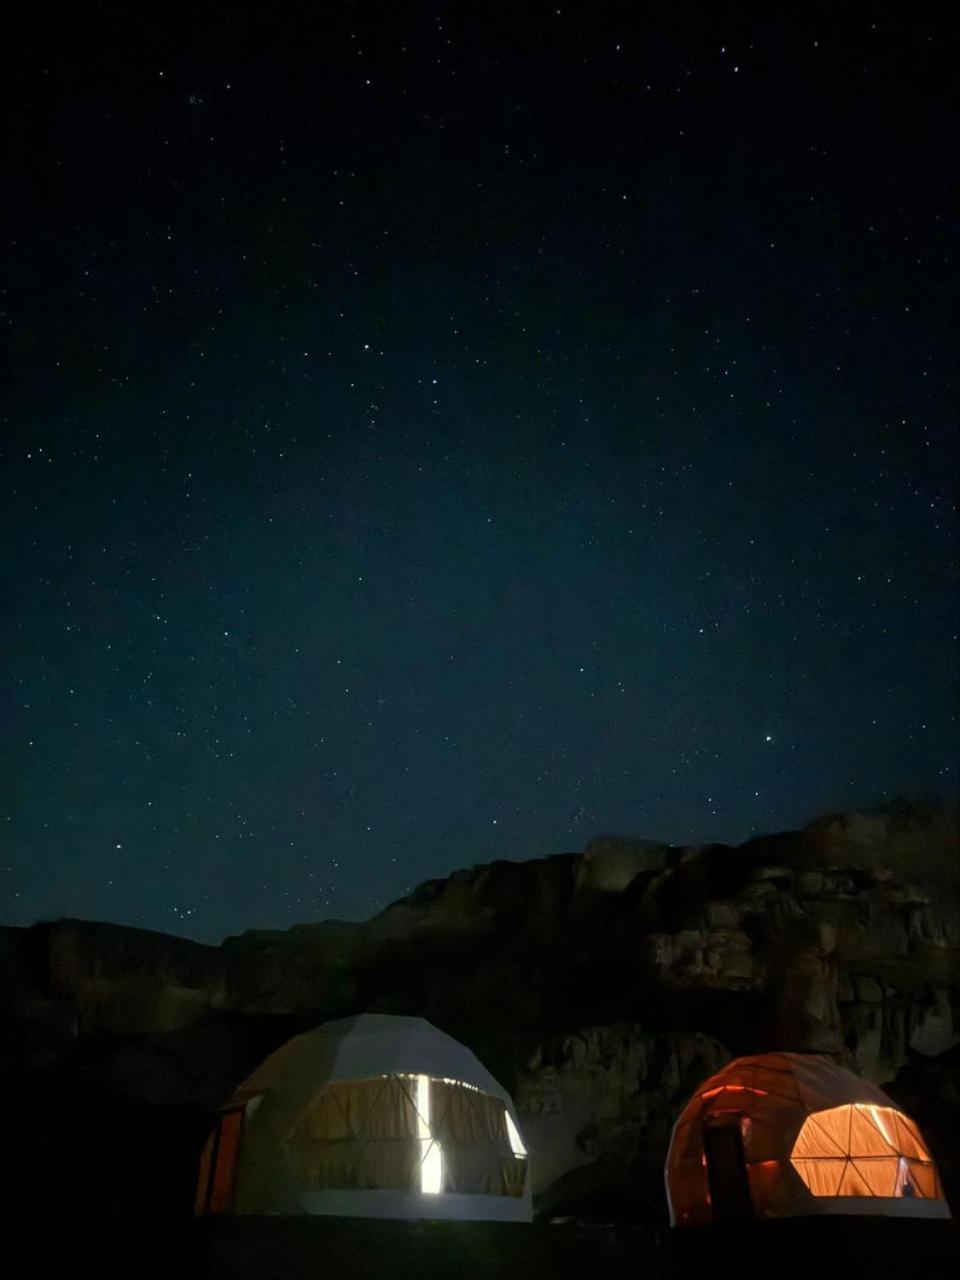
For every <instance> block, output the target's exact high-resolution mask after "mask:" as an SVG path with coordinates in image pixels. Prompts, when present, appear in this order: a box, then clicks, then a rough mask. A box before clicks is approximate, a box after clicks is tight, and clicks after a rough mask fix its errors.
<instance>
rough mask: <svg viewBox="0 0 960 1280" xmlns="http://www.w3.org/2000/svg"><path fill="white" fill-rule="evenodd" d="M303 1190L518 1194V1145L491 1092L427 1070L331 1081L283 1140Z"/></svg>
mask: <svg viewBox="0 0 960 1280" xmlns="http://www.w3.org/2000/svg"><path fill="white" fill-rule="evenodd" d="M288 1152H289V1155H290V1159H291V1162H292V1164H293V1166H294V1169H295V1170H296V1173H297V1176H298V1177H299V1178H300V1180H301V1181H302V1182H303V1183H304V1184H305V1185H306V1186H309V1187H312V1188H337V1189H340V1190H354V1189H356V1190H362V1189H371V1190H372V1189H381V1190H398V1191H415V1190H416V1191H420V1192H422V1193H424V1194H426V1195H438V1194H440V1193H442V1192H444V1191H453V1192H464V1193H468V1194H481V1195H506V1196H522V1195H523V1188H524V1181H525V1176H526V1150H525V1148H524V1146H523V1142H522V1140H521V1138H520V1134H519V1133H518V1132H517V1129H516V1126H515V1125H514V1124H513V1121H512V1119H511V1117H510V1116H509V1114H508V1113H507V1112H506V1111H505V1109H504V1105H503V1102H502V1101H501V1099H499V1098H494V1097H491V1096H490V1095H488V1094H485V1093H482V1092H481V1091H480V1090H479V1089H476V1088H474V1087H473V1086H471V1085H466V1084H461V1083H460V1082H459V1081H455V1080H440V1079H436V1078H433V1077H430V1076H426V1075H419V1076H405V1075H404V1076H401V1075H394V1076H377V1077H375V1078H373V1079H368V1080H349V1081H336V1082H334V1083H331V1084H329V1085H327V1086H326V1087H325V1088H324V1089H323V1090H322V1091H321V1092H320V1094H318V1096H317V1097H316V1099H315V1100H314V1101H313V1103H312V1104H311V1105H310V1108H309V1109H308V1111H307V1112H306V1113H305V1115H304V1116H303V1117H302V1119H301V1120H300V1122H299V1123H298V1125H297V1126H296V1128H295V1129H294V1131H293V1133H292V1134H291V1136H290V1139H289V1141H288Z"/></svg>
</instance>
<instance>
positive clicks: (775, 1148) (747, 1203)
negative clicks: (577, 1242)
mask: <svg viewBox="0 0 960 1280" xmlns="http://www.w3.org/2000/svg"><path fill="white" fill-rule="evenodd" d="M665 1173H666V1184H667V1200H668V1202H669V1206H670V1221H671V1224H672V1225H673V1226H678V1225H679V1226H687V1225H693V1224H697V1223H706V1222H714V1221H719V1220H731V1219H736V1218H752V1217H757V1218H784V1217H792V1216H799V1215H805V1214H884V1215H889V1216H897V1217H930V1218H949V1216H950V1211H949V1209H948V1208H947V1204H946V1202H945V1200H944V1199H943V1191H942V1189H941V1186H940V1179H939V1177H938V1175H937V1170H936V1166H935V1165H934V1163H933V1159H932V1158H931V1156H930V1153H929V1151H928V1150H927V1147H926V1144H925V1143H924V1141H923V1138H922V1137H921V1135H920V1132H919V1130H918V1129H917V1126H916V1125H915V1124H914V1123H913V1121H912V1120H911V1119H910V1118H909V1117H908V1116H906V1115H904V1113H903V1112H902V1111H900V1110H899V1108H898V1107H897V1106H896V1105H895V1104H894V1103H893V1102H892V1101H891V1099H890V1098H888V1097H887V1095H886V1094H885V1093H884V1092H883V1091H882V1090H881V1089H879V1088H877V1086H876V1085H874V1084H870V1083H869V1082H868V1081H866V1080H861V1079H860V1078H859V1077H858V1076H855V1075H854V1074H853V1073H852V1072H850V1071H847V1070H845V1069H844V1068H843V1067H838V1066H836V1065H835V1064H834V1063H833V1062H831V1061H830V1059H829V1058H825V1057H822V1056H821V1055H819V1054H798V1053H766V1054H761V1055H759V1056H757V1057H752V1058H738V1059H736V1061H734V1062H731V1063H730V1065H729V1066H727V1067H725V1068H724V1069H723V1070H722V1071H720V1072H718V1073H717V1074H716V1075H715V1076H713V1077H711V1079H709V1080H707V1081H706V1083H704V1084H703V1085H701V1086H700V1088H699V1089H698V1090H697V1092H696V1093H695V1095H694V1096H693V1098H692V1099H691V1100H690V1102H689V1103H688V1105H687V1107H686V1109H685V1110H684V1111H683V1113H682V1115H681V1116H680V1119H679V1120H678V1121H677V1123H676V1125H675V1126H674V1130H673V1136H672V1138H671V1141H670V1150H669V1153H668V1155H667V1165H666V1171H665Z"/></svg>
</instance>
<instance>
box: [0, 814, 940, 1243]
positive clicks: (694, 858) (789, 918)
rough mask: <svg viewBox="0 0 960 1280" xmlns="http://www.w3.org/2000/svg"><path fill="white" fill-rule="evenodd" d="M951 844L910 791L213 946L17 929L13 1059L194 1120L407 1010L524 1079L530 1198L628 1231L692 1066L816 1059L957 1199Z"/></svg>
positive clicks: (15, 1064)
mask: <svg viewBox="0 0 960 1280" xmlns="http://www.w3.org/2000/svg"><path fill="white" fill-rule="evenodd" d="M958 849H960V833H958V814H957V812H956V811H952V810H929V809H927V810H919V809H915V808H908V807H905V806H901V807H894V808H891V809H888V810H885V811H882V812H875V813H847V814H842V815H837V816H833V817H829V818H826V819H822V820H819V821H817V822H815V823H813V824H811V825H810V826H809V827H807V828H806V829H805V830H803V831H800V832H791V833H786V834H780V835H772V836H765V837H762V838H758V839H756V840H751V841H749V842H747V843H746V844H744V845H741V846H738V847H727V846H720V845H709V846H692V847H669V846H666V845H661V844H656V843H652V842H649V841H634V840H628V839H621V838H617V837H604V838H601V839H597V840H594V841H592V842H591V843H590V844H589V845H588V846H587V848H586V849H585V850H584V851H583V852H582V853H578V854H560V855H557V856H555V857H552V858H547V859H543V860H539V861H532V862H525V863H511V862H494V863H490V864H487V865H484V866H479V867H474V868H471V869H470V870H466V871H460V872H456V873H455V874H454V875H452V876H450V877H448V878H447V879H444V880H437V881H430V882H428V883H426V884H424V885H421V886H420V887H419V888H418V889H416V890H415V891H414V892H413V893H412V894H411V895H410V896H409V897H408V898H405V899H403V900H401V901H400V902H397V903H394V904H393V905H392V906H390V907H388V908H387V909H386V910H385V911H383V912H381V913H380V914H379V915H377V916H375V917H374V918H373V919H371V920H369V921H367V922H366V923H364V924H344V923H338V922H327V923H320V924H315V925H302V926H298V927H296V928H294V929H291V930H289V931H286V932H282V933H281V932H278V933H265V932H252V933H247V934H244V935H242V936H241V937H236V938H229V939H227V940H226V941H225V942H224V943H223V944H222V945H221V946H220V947H207V946H202V945H200V944H198V943H192V942H188V941H186V940H183V939H178V938H170V937H165V936H163V935H158V934H150V933H146V932H143V931H139V930H134V929H126V928H121V927H118V926H111V925H105V924H90V923H85V922H77V921H59V922H56V923H52V924H44V925H37V926H35V927H33V928H31V929H26V930H5V931H3V935H2V947H0V984H2V985H0V1002H2V1004H3V1007H4V1009H5V1017H6V1021H7V1025H8V1027H9V1028H10V1029H11V1031H12V1034H11V1035H10V1036H9V1037H7V1039H6V1041H5V1049H4V1058H3V1061H4V1066H5V1068H6V1070H7V1072H8V1073H10V1074H12V1075H13V1076H15V1077H16V1078H17V1079H18V1080H20V1081H23V1080H27V1081H29V1082H31V1086H32V1087H33V1086H35V1087H36V1088H38V1089H39V1090H40V1095H41V1096H43V1097H44V1098H47V1099H50V1098H53V1099H56V1098H57V1097H62V1096H64V1091H66V1092H67V1093H68V1094H69V1095H70V1096H71V1097H73V1098H75V1097H76V1096H78V1091H79V1092H80V1094H81V1095H83V1094H86V1095H89V1096H95V1097H96V1099H97V1103H98V1106H99V1107H101V1108H106V1109H107V1110H109V1108H110V1107H111V1106H112V1105H113V1104H114V1103H115V1104H116V1106H117V1107H119V1108H141V1109H143V1108H146V1109H149V1110H150V1113H151V1114H152V1115H156V1114H160V1113H165V1114H167V1115H169V1116H172V1115H174V1113H176V1114H177V1115H184V1114H186V1113H187V1112H188V1111H189V1110H190V1109H191V1108H193V1109H196V1111H197V1114H198V1115H199V1114H200V1113H202V1110H203V1109H204V1108H207V1107H211V1106H214V1105H216V1103H217V1102H218V1101H219V1100H220V1099H221V1098H222V1097H223V1096H224V1095H225V1093H226V1092H228V1091H229V1089H230V1088H231V1087H232V1086H233V1084H235V1083H236V1082H237V1081H238V1080H239V1079H241V1078H242V1077H243V1076H244V1075H245V1074H246V1073H247V1071H248V1070H249V1069H250V1068H251V1067H252V1066H253V1065H254V1064H255V1062H257V1061H258V1060H259V1059H260V1058H261V1057H263V1056H264V1054H265V1053H267V1052H269V1051H270V1050H271V1049H272V1048H273V1047H274V1046H275V1045H276V1044H277V1043H279V1042H280V1041H282V1040H283V1039H285V1038H286V1037H287V1036H289V1035H290V1034H292V1033H294V1032H295V1031H297V1030H300V1029H302V1028H305V1027H307V1026H312V1025H315V1024H316V1023H317V1022H320V1021H323V1020H325V1019H328V1018H332V1017H340V1016H343V1015H345V1014H348V1013H352V1012H357V1011H360V1010H364V1009H365V1010H375V1011H381V1012H395V1013H407V1014H421V1015H423V1016H425V1017H427V1018H429V1019H430V1020H431V1021H433V1022H435V1023H436V1024H437V1025H438V1026H440V1027H442V1028H443V1029H444V1030H446V1031H449V1032H450V1033H451V1034H453V1035H455V1036H457V1037H458V1038H459V1039H461V1040H463V1041H465V1042H466V1043H468V1044H469V1045H470V1046H471V1047H472V1048H474V1050H475V1051H476V1052H477V1053H478V1054H479V1055H480V1057H481V1058H483V1059H484V1060H485V1061H486V1062H487V1064H488V1065H489V1066H490V1067H491V1069H492V1070H493V1071H494V1072H495V1074H497V1075H499V1076H500V1078H501V1079H502V1080H503V1082H504V1083H505V1084H506V1085H507V1086H508V1087H509V1088H511V1089H512V1090H513V1091H514V1093H515V1097H516V1100H517V1103H518V1107H519V1109H520V1112H521V1115H522V1117H523V1119H524V1122H525V1127H526V1133H527V1138H528V1141H529V1145H530V1147H531V1149H532V1151H533V1152H534V1153H535V1156H536V1159H535V1161H534V1169H535V1176H536V1188H535V1189H536V1193H537V1203H538V1207H539V1209H540V1211H541V1212H542V1213H543V1214H544V1215H562V1214H569V1213H576V1214H579V1215H588V1214H591V1213H595V1214H599V1215H601V1216H613V1217H620V1218H623V1219H628V1220H629V1219H636V1218H644V1217H656V1216H657V1215H658V1214H659V1213H660V1212H661V1209H662V1180H661V1170H662V1162H663V1157H664V1153H665V1150H666V1144H667V1140H668V1136H669V1130H670V1125H671V1123H672V1120H673V1118H674V1116H675V1115H676V1113H677V1111H678V1110H679V1108H680V1107H681V1106H682V1103H683V1101H684V1100H685V1098H686V1097H687V1095H688V1094H689V1092H690V1091H691V1090H692V1089H693V1087H694V1086H695V1085H696V1084H697V1083H698V1082H699V1080H701V1079H702V1078H703V1077H704V1076H706V1075H707V1074H709V1073H710V1072H712V1071H714V1070H716V1069H717V1068H718V1067H719V1066H720V1065H722V1064H723V1062H725V1061H726V1060H727V1059H728V1058H729V1057H730V1056H731V1055H735V1054H738V1053H743V1052H751V1051H759V1050H763V1049H768V1048H785V1049H797V1050H804V1049H808V1050H819V1051H827V1052H830V1053H833V1054H836V1055H837V1056H838V1057H839V1058H840V1059H841V1060H842V1061H844V1062H845V1063H846V1064H847V1065H849V1066H851V1067H852V1068H853V1069H854V1070H856V1071H858V1072H860V1073H861V1074H863V1075H866V1076H869V1077H870V1078H871V1079H874V1080H877V1081H879V1082H882V1083H884V1084H885V1085H886V1086H887V1087H888V1089H889V1090H890V1091H891V1092H893V1093H894V1095H895V1096H897V1095H898V1093H899V1094H900V1095H902V1096H903V1098H904V1101H905V1102H906V1103H907V1104H908V1105H910V1106H911V1107H912V1108H913V1110H914V1112H915V1114H916V1115H917V1118H918V1120H919V1121H920V1123H921V1125H922V1126H923V1127H924V1128H925V1129H926V1130H927V1132H928V1136H929V1138H930V1140H931V1142H932V1144H933V1146H934V1148H935V1151H936V1154H937V1155H938V1156H939V1159H940V1162H941V1164H942V1166H943V1172H944V1174H945V1176H946V1180H947V1183H948V1187H949V1189H950V1190H951V1192H953V1191H954V1189H955V1188H956V1165H955V1157H954V1155H953V1150H952V1146H951V1143H952V1142H953V1141H955V1140H954V1139H952V1137H951V1136H950V1135H951V1126H955V1125H956V1121H957V1120H958V1119H960V1102H958V1099H960V1085H958V1081H960V1069H958V1055H960V1050H958V1047H957V1046H958V1044H960V1035H958V1014H957V1004H958V991H960V982H958V976H960V963H958V961H960V901H958V861H960V860H958ZM202 1128H203V1124H202V1123H201V1121H200V1119H198V1120H197V1123H196V1125H195V1126H193V1125H187V1126H186V1129H184V1130H183V1144H184V1150H183V1151H182V1152H180V1155H179V1156H177V1157H176V1158H182V1159H183V1161H184V1169H185V1170H189V1168H190V1167H191V1165H192V1160H193V1157H194V1154H195V1152H194V1151H193V1149H192V1146H191V1144H192V1143H195V1141H196V1133H199V1132H201V1131H202ZM174 1129H175V1126H174ZM177 1132H179V1130H177ZM187 1148H189V1150H188V1149H187ZM171 1158H174V1155H173V1154H171ZM188 1181H189V1179H188V1176H187V1173H184V1177H183V1179H182V1182H177V1183H176V1185H177V1187H182V1186H186V1184H187V1182H188ZM171 1185H172V1184H171ZM170 1194H171V1195H172V1194H173V1192H172V1191H171V1193H170ZM177 1194H180V1192H179V1191H178V1192H177Z"/></svg>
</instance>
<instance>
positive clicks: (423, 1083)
mask: <svg viewBox="0 0 960 1280" xmlns="http://www.w3.org/2000/svg"><path fill="white" fill-rule="evenodd" d="M417 1137H418V1138H419V1139H420V1190H421V1191H422V1192H424V1193H425V1194H427V1195H437V1194H438V1193H439V1192H440V1191H442V1190H443V1153H442V1152H441V1150H440V1143H439V1142H434V1140H433V1134H432V1132H431V1130H430V1077H429V1076H417Z"/></svg>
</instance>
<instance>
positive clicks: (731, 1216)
mask: <svg viewBox="0 0 960 1280" xmlns="http://www.w3.org/2000/svg"><path fill="white" fill-rule="evenodd" d="M742 1122H743V1117H742V1116H741V1115H740V1113H739V1112H736V1113H730V1114H725V1115H719V1116H710V1117H708V1118H707V1119H706V1120H705V1122H704V1126H703V1152H704V1158H705V1160H706V1165H707V1183H708V1185H709V1188H710V1205H711V1209H712V1212H713V1218H714V1220H715V1221H719V1220H721V1219H722V1220H724V1221H731V1220H737V1219H738V1220H740V1221H742V1220H743V1219H745V1218H752V1217H753V1201H752V1200H751V1198H750V1183H749V1181H748V1179H747V1162H746V1159H745V1157H744V1150H743V1123H742Z"/></svg>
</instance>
